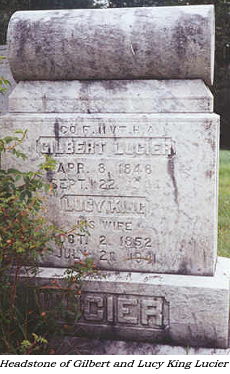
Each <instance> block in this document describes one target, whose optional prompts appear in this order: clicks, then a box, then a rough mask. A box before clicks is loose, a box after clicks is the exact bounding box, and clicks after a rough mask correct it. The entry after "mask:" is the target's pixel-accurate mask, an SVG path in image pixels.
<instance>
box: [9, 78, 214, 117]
mask: <svg viewBox="0 0 230 374" xmlns="http://www.w3.org/2000/svg"><path fill="white" fill-rule="evenodd" d="M9 111H10V112H16V113H63V112H65V113H66V112H67V113H173V112H177V113H185V112H190V113H196V112H198V113H201V112H213V96H212V94H211V92H210V91H209V89H207V87H206V86H205V84H204V83H203V82H202V81H201V80H198V79H196V80H162V81H161V80H158V81H157V80H132V81H128V80H122V81H121V80H119V81H116V80H113V81H55V82H49V81H38V82H35V81H21V82H20V83H19V84H18V85H17V87H16V88H15V90H14V92H13V93H12V94H11V97H10V102H9Z"/></svg>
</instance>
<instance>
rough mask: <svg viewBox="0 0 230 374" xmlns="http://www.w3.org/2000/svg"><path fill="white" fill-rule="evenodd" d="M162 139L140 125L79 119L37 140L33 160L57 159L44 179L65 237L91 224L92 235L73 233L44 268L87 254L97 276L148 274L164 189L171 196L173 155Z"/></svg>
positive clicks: (61, 122)
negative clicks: (131, 272)
mask: <svg viewBox="0 0 230 374" xmlns="http://www.w3.org/2000/svg"><path fill="white" fill-rule="evenodd" d="M158 122H159V121H158ZM160 128H161V130H159V129H160ZM159 132H160V133H159ZM164 133H165V131H164V130H163V132H162V127H159V123H157V126H155V124H154V123H152V121H151V122H150V121H148V119H146V118H143V122H141V124H140V123H139V120H136V119H133V118H132V120H129V119H125V120H124V119H119V123H118V119H114V118H108V119H106V121H105V120H104V119H102V118H94V119H93V118H88V117H87V118H83V117H81V116H78V117H77V118H76V119H71V121H70V120H69V119H68V118H57V119H56V120H55V123H54V126H53V132H51V133H50V132H49V134H47V135H45V134H44V135H43V134H42V136H40V137H39V138H38V139H37V141H36V151H37V153H39V154H41V155H44V154H48V155H51V156H52V157H54V158H55V160H56V167H55V170H54V171H52V172H51V173H47V179H48V181H49V183H52V187H53V191H54V197H53V200H52V207H55V212H56V213H55V217H56V221H57V222H58V224H60V225H62V227H64V228H66V230H68V229H69V228H70V227H71V225H73V224H74V225H75V224H76V222H78V221H79V220H81V219H84V220H87V222H88V223H89V224H90V226H89V230H88V231H89V233H90V235H87V234H85V233H82V232H81V233H80V235H79V233H78V232H77V231H76V232H74V231H71V234H69V235H66V236H65V237H63V241H62V245H61V246H59V247H58V248H56V249H55V251H54V252H53V254H50V257H49V258H48V259H47V262H49V263H50V262H51V263H52V261H53V262H54V264H55V265H57V266H59V264H61V265H65V264H66V263H68V264H70V263H72V262H74V261H77V260H82V259H84V253H85V252H87V253H88V254H89V255H90V256H92V257H93V258H94V260H95V263H96V265H97V266H98V268H100V269H114V270H115V269H119V270H120V269H124V270H134V271H135V270H138V271H139V270H140V269H144V268H145V269H146V270H150V271H153V270H154V268H155V266H154V265H155V264H156V263H157V262H158V261H159V259H158V258H159V248H160V241H159V233H158V232H157V229H156V227H157V223H159V214H160V212H159V210H160V209H161V206H160V203H159V201H160V199H161V197H162V196H161V195H162V194H163V192H162V191H164V190H163V188H162V184H164V186H165V185H166V186H169V187H166V189H168V190H169V194H170V184H172V177H171V176H170V175H169V173H168V162H169V161H168V160H169V159H171V158H172V157H174V155H175V154H176V151H175V141H174V140H173V139H172V138H171V137H170V136H164V135H162V134H164ZM172 155H173V156H172ZM162 174H163V175H164V178H162ZM168 190H167V191H168ZM159 191H160V196H159ZM158 198H159V201H158ZM59 217H60V219H59ZM91 229H92V230H91ZM45 261H46V259H44V262H45Z"/></svg>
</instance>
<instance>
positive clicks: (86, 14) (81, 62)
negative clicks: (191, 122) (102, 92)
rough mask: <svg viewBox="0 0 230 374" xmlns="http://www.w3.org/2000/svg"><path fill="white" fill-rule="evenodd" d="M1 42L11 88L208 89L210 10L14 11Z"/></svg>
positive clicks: (210, 79)
mask: <svg viewBox="0 0 230 374" xmlns="http://www.w3.org/2000/svg"><path fill="white" fill-rule="evenodd" d="M7 38H8V47H9V62H10V66H11V70H12V73H13V76H14V79H15V80H17V81H20V80H85V79H87V80H92V79H196V78H198V79H202V80H204V81H205V82H206V83H207V84H209V85H210V84H212V82H213V71H214V7H213V5H198V6H175V7H174V6H173V7H140V8H111V9H81V10H50V11H22V12H16V13H14V15H13V16H12V17H11V20H10V23H9V27H8V37H7Z"/></svg>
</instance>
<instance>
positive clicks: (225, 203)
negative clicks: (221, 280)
mask: <svg viewBox="0 0 230 374" xmlns="http://www.w3.org/2000/svg"><path fill="white" fill-rule="evenodd" d="M218 254H219V255H220V256H224V257H230V151H220V173H219V224H218Z"/></svg>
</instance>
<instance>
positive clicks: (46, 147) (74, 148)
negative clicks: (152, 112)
mask: <svg viewBox="0 0 230 374" xmlns="http://www.w3.org/2000/svg"><path fill="white" fill-rule="evenodd" d="M172 147H173V145H172V140H171V138H167V137H159V138H156V137H138V138H136V137H122V138H109V137H101V138H100V137H97V138H96V139H95V138H93V137H92V138H88V137H82V138H81V137H74V136H72V137H58V138H55V137H52V136H47V137H45V136H41V137H40V138H39V139H38V140H37V152H38V153H41V154H50V155H53V156H55V155H57V156H58V155H59V156H60V155H85V156H89V155H93V156H95V155H100V156H102V155H106V156H110V155H112V156H129V157H132V156H139V157H141V156H153V155H162V156H168V155H170V154H171V152H172V151H171V149H172Z"/></svg>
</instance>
